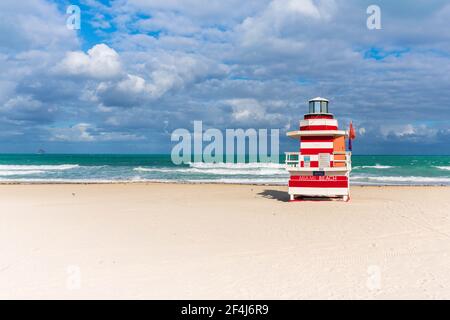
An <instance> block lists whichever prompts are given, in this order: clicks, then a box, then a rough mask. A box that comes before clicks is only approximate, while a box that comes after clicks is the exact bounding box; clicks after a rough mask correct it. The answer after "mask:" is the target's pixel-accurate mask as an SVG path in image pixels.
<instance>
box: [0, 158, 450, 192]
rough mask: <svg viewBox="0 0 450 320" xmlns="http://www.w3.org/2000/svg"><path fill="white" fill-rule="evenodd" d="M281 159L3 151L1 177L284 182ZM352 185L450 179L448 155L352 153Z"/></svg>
mask: <svg viewBox="0 0 450 320" xmlns="http://www.w3.org/2000/svg"><path fill="white" fill-rule="evenodd" d="M283 161H284V156H280V162H281V163H216V164H213V163H189V164H184V165H179V166H176V165H174V164H173V163H172V161H171V159H170V155H112V154H96V155H80V154H34V155H33V154H3V155H0V183H1V182H47V183H52V182H54V183H60V182H76V183H89V182H145V181H149V182H151V181H158V182H185V183H189V182H190V183H202V182H203V183H205V182H216V183H252V184H277V185H286V184H287V180H288V174H287V172H286V170H285V169H284V164H283V163H282V162H283ZM352 161H353V171H352V172H351V183H352V184H353V185H450V156H357V155H355V156H353V157H352Z"/></svg>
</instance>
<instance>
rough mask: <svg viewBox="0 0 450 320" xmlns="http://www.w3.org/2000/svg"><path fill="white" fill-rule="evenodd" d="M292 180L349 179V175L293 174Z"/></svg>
mask: <svg viewBox="0 0 450 320" xmlns="http://www.w3.org/2000/svg"><path fill="white" fill-rule="evenodd" d="M291 180H292V181H348V177H347V176H322V177H316V176H291Z"/></svg>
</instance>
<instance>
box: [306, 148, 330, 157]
mask: <svg viewBox="0 0 450 320" xmlns="http://www.w3.org/2000/svg"><path fill="white" fill-rule="evenodd" d="M300 153H301V154H302V155H307V156H310V155H314V154H319V153H329V154H332V153H333V149H300Z"/></svg>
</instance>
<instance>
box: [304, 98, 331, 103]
mask: <svg viewBox="0 0 450 320" xmlns="http://www.w3.org/2000/svg"><path fill="white" fill-rule="evenodd" d="M313 101H326V102H329V101H328V100H327V99H325V98H321V97H316V98H314V99H311V100H309V102H313Z"/></svg>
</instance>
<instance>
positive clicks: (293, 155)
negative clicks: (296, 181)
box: [285, 151, 352, 171]
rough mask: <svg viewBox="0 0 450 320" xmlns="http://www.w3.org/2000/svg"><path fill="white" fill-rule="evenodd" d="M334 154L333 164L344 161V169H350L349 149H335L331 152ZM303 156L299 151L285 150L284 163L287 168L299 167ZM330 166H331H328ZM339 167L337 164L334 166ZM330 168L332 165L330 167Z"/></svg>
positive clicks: (350, 156)
mask: <svg viewBox="0 0 450 320" xmlns="http://www.w3.org/2000/svg"><path fill="white" fill-rule="evenodd" d="M332 155H334V156H335V157H334V159H333V164H337V163H344V164H345V166H344V167H345V168H346V170H348V171H350V170H351V169H352V153H351V152H349V151H345V152H344V151H342V152H339V151H336V152H333V153H332ZM336 156H344V159H336ZM303 159H304V156H303V155H302V154H301V153H300V152H285V164H286V166H287V167H288V168H301V162H302V161H303ZM330 167H331V166H330ZM334 167H335V168H339V167H338V166H334ZM331 168H332V167H331Z"/></svg>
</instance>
